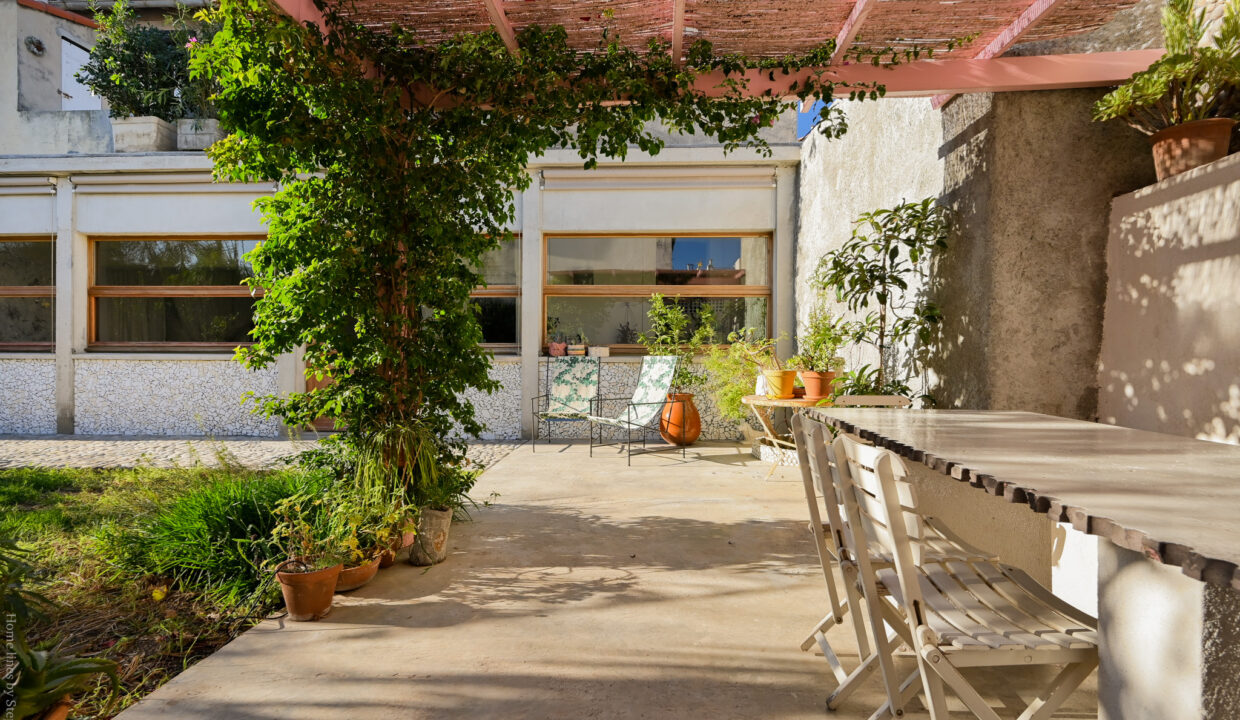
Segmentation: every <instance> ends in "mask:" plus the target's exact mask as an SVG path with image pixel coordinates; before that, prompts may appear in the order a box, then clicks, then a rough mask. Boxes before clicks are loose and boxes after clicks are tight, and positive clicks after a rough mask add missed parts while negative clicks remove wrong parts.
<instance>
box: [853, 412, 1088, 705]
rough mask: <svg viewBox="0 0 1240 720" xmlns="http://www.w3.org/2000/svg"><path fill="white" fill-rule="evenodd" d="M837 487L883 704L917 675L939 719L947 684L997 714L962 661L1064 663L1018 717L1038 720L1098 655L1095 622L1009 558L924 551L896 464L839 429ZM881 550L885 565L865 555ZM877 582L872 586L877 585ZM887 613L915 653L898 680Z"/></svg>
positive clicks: (911, 496)
mask: <svg viewBox="0 0 1240 720" xmlns="http://www.w3.org/2000/svg"><path fill="white" fill-rule="evenodd" d="M834 448H835V455H836V457H837V458H840V459H841V460H842V462H841V463H840V465H839V467H838V477H839V481H840V489H841V496H842V499H843V501H844V507H845V510H846V516H847V518H848V527H849V531H850V534H851V536H852V543H853V545H854V546H855V547H856V548H857V566H858V570H859V573H860V576H861V585H862V593H863V595H864V598H865V601H866V606H867V610H868V619H869V623H870V627H871V632H872V633H873V634H874V639H875V641H876V645H877V646H878V647H877V649H876V651H875V654H876V656H877V661H878V665H879V667H880V669H881V670H882V676H883V684H884V689H885V691H886V694H887V704H886V705H885V706H884V707H883V708H880V709H879V712H878V713H875V715H876V716H877V715H881V714H885V712H890V713H893V714H900V713H902V711H903V708H904V706H905V704H907V702H908V701H909V700H910V699H911V698H912V696H914V695H916V687H915V684H914V683H915V682H916V677H917V675H918V674H920V676H921V680H922V683H921V685H922V690H923V691H924V692H925V696H926V705H927V707H928V708H929V709H930V716H931V717H932V718H933V719H934V720H946V719H947V717H948V714H947V697H946V687H950V688H951V689H952V691H953V692H955V694H956V695H957V696H958V697H959V698H960V700H961V701H963V702H964V704H965V706H966V707H967V708H968V709H969V710H970V711H971V712H972V713H973V714H974V715H975V716H976V717H978V718H981V719H982V720H999V716H998V714H997V713H995V711H994V710H993V709H991V707H990V706H989V705H987V704H986V702H985V700H984V699H983V698H982V696H981V694H980V693H978V692H977V690H976V688H974V687H973V685H972V684H971V683H970V682H969V681H968V680H967V679H966V678H965V677H964V676H963V675H961V673H960V671H959V668H963V667H1005V666H1013V665H1020V666H1025V665H1063V666H1064V668H1063V670H1061V671H1060V673H1059V674H1058V675H1057V676H1056V677H1055V679H1054V680H1053V681H1052V682H1051V684H1050V686H1049V687H1047V688H1046V689H1045V690H1043V691H1042V692H1041V693H1039V694H1038V696H1037V697H1035V698H1034V700H1033V702H1031V703H1030V704H1029V706H1028V707H1027V708H1026V709H1025V711H1024V712H1023V713H1021V715H1020V720H1045V719H1046V718H1049V717H1050V716H1051V714H1052V713H1053V712H1054V711H1055V710H1056V709H1057V708H1058V707H1059V706H1060V705H1061V704H1062V703H1063V701H1064V700H1066V699H1067V697H1068V696H1069V695H1070V694H1071V693H1072V691H1073V690H1075V689H1076V688H1077V687H1078V686H1079V685H1080V684H1081V682H1083V681H1084V680H1085V678H1086V677H1088V676H1089V674H1090V673H1091V672H1092V671H1093V669H1094V668H1095V667H1097V665H1098V646H1097V622H1096V620H1094V619H1093V618H1091V617H1089V616H1088V615H1086V614H1084V613H1082V612H1080V611H1078V610H1076V609H1075V608H1073V607H1071V606H1070V605H1068V604H1067V603H1065V602H1063V601H1062V600H1060V599H1058V598H1056V597H1055V596H1054V595H1052V594H1051V593H1050V591H1048V590H1046V589H1045V588H1044V587H1042V586H1041V585H1039V584H1038V583H1037V582H1036V581H1034V580H1033V579H1032V578H1030V577H1029V576H1028V575H1026V574H1025V573H1023V572H1021V571H1020V570H1017V569H1016V568H1013V567H1010V566H1007V565H1003V564H1000V563H998V562H994V561H978V560H967V561H966V560H956V559H942V558H938V557H936V556H935V555H934V554H933V553H931V552H927V551H928V549H929V548H928V547H927V545H926V544H925V543H924V542H923V538H924V537H926V534H925V527H926V522H925V518H924V517H923V516H922V515H921V514H920V512H919V511H918V508H917V500H916V493H915V492H914V488H913V486H912V484H911V483H910V482H909V480H908V469H907V468H906V467H905V465H904V462H903V461H902V460H900V458H899V457H898V456H897V455H895V454H894V453H892V452H891V451H889V450H883V449H880V448H875V447H872V446H868V445H865V444H863V443H862V442H860V441H858V440H857V439H856V438H852V437H849V436H846V435H841V436H840V437H838V438H836V440H835V441H834ZM882 556H889V557H890V558H892V561H893V562H892V563H891V565H890V566H886V567H885V566H884V564H883V563H877V562H874V561H872V559H871V558H873V557H882ZM880 588H881V590H880ZM884 622H886V623H887V624H889V625H891V627H892V628H893V629H894V630H895V631H896V634H897V635H898V636H899V639H900V640H902V641H903V642H905V643H906V644H907V645H908V646H909V647H911V648H912V649H913V650H914V652H915V654H916V656H917V667H918V672H917V673H914V674H913V675H910V676H909V677H908V678H905V679H904V680H903V682H901V681H900V679H899V678H898V676H897V675H896V673H895V668H894V663H893V662H892V652H893V650H894V648H893V647H892V646H891V645H890V644H889V643H888V642H887V641H888V638H887V636H886V633H885V632H884V631H883V624H884Z"/></svg>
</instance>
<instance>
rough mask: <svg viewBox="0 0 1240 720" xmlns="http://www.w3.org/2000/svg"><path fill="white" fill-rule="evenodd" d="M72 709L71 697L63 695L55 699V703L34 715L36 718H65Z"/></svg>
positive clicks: (43, 719)
mask: <svg viewBox="0 0 1240 720" xmlns="http://www.w3.org/2000/svg"><path fill="white" fill-rule="evenodd" d="M72 709H73V698H72V697H71V696H69V695H65V696H64V697H62V698H60V699H59V700H57V701H56V704H55V705H53V706H51V707H49V708H48V709H46V710H44V711H43V712H42V713H41V714H39V715H36V716H35V718H36V719H37V720H67V719H68V717H69V711H70V710H72Z"/></svg>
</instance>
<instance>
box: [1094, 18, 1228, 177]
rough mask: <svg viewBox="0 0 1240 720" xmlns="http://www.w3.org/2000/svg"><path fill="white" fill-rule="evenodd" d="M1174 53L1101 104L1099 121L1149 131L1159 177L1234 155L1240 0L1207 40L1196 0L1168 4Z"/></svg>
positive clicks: (1168, 40) (1167, 38) (1166, 21)
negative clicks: (1230, 147)
mask: <svg viewBox="0 0 1240 720" xmlns="http://www.w3.org/2000/svg"><path fill="white" fill-rule="evenodd" d="M1162 27H1163V42H1164V45H1163V47H1165V48H1166V50H1167V52H1166V54H1165V55H1163V57H1162V58H1160V59H1159V60H1158V61H1157V62H1155V63H1154V64H1153V65H1151V66H1150V67H1149V68H1147V69H1146V70H1142V71H1141V72H1139V73H1136V74H1135V75H1133V76H1132V79H1130V80H1129V81H1128V82H1127V83H1125V84H1123V85H1121V86H1120V87H1119V88H1117V89H1115V90H1114V91H1112V92H1111V93H1109V94H1108V95H1106V96H1105V97H1103V98H1102V99H1101V100H1099V101H1098V103H1097V104H1096V105H1095V106H1094V120H1097V121H1102V120H1116V119H1118V120H1123V121H1125V122H1127V123H1128V124H1129V125H1131V126H1133V127H1134V128H1136V129H1137V130H1139V131H1141V132H1143V133H1145V134H1146V135H1149V136H1150V144H1151V146H1152V148H1153V153H1154V169H1155V171H1156V173H1157V176H1158V179H1159V180H1163V179H1165V178H1168V177H1171V176H1173V175H1178V174H1179V173H1182V172H1185V171H1187V170H1191V169H1193V168H1195V167H1198V166H1200V165H1204V164H1206V163H1209V162H1213V161H1215V160H1218V159H1219V158H1222V157H1224V156H1226V155H1227V150H1228V145H1229V144H1230V141H1231V132H1232V128H1233V127H1234V126H1235V124H1236V123H1235V119H1234V118H1235V117H1236V116H1237V114H1238V113H1240V0H1230V1H1229V2H1228V3H1227V5H1226V8H1225V10H1224V13H1223V19H1222V22H1221V23H1219V25H1218V31H1217V33H1216V34H1215V36H1214V38H1213V39H1212V40H1209V41H1208V42H1207V39H1206V34H1207V32H1209V28H1210V25H1209V23H1207V21H1206V11H1205V10H1204V9H1202V10H1199V11H1194V2H1193V0H1170V2H1168V3H1167V5H1166V7H1164V8H1163V11H1162Z"/></svg>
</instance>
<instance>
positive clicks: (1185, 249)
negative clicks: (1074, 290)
mask: <svg viewBox="0 0 1240 720" xmlns="http://www.w3.org/2000/svg"><path fill="white" fill-rule="evenodd" d="M1110 230H1111V234H1110V243H1109V246H1108V251H1107V269H1108V271H1109V274H1110V280H1109V283H1108V287H1107V295H1106V318H1105V323H1104V325H1103V335H1102V354H1101V358H1100V361H1099V369H1098V384H1099V387H1100V389H1101V396H1100V400H1099V415H1100V418H1101V420H1102V421H1104V422H1108V423H1113V424H1116V425H1123V426H1125V427H1133V428H1140V429H1143V430H1153V431H1156V432H1165V433H1170V434H1173V435H1184V436H1187V437H1195V438H1200V439H1202V440H1214V441H1218V442H1229V443H1236V444H1240V155H1232V156H1231V157H1228V158H1225V159H1223V160H1220V161H1218V162H1216V163H1213V164H1211V165H1208V166H1206V167H1203V168H1198V169H1197V170H1193V171H1191V172H1189V173H1186V174H1184V175H1180V176H1177V177H1174V178H1170V179H1168V180H1164V181H1163V182H1161V183H1158V184H1156V185H1152V186H1150V187H1147V188H1144V189H1142V190H1138V191H1137V192H1134V193H1130V194H1128V195H1124V196H1122V197H1119V198H1116V199H1115V203H1114V209H1113V212H1112V214H1111V228H1110Z"/></svg>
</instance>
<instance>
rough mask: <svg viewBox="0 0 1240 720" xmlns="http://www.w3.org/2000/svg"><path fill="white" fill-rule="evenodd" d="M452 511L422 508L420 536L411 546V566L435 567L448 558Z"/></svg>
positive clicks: (419, 518)
mask: <svg viewBox="0 0 1240 720" xmlns="http://www.w3.org/2000/svg"><path fill="white" fill-rule="evenodd" d="M451 528H452V511H451V510H435V509H433V508H422V511H421V512H420V513H418V535H417V538H416V539H415V540H414V541H413V544H412V545H410V546H409V564H410V565H435V564H437V563H441V562H443V561H444V558H446V557H448V530H450V529H451Z"/></svg>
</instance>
